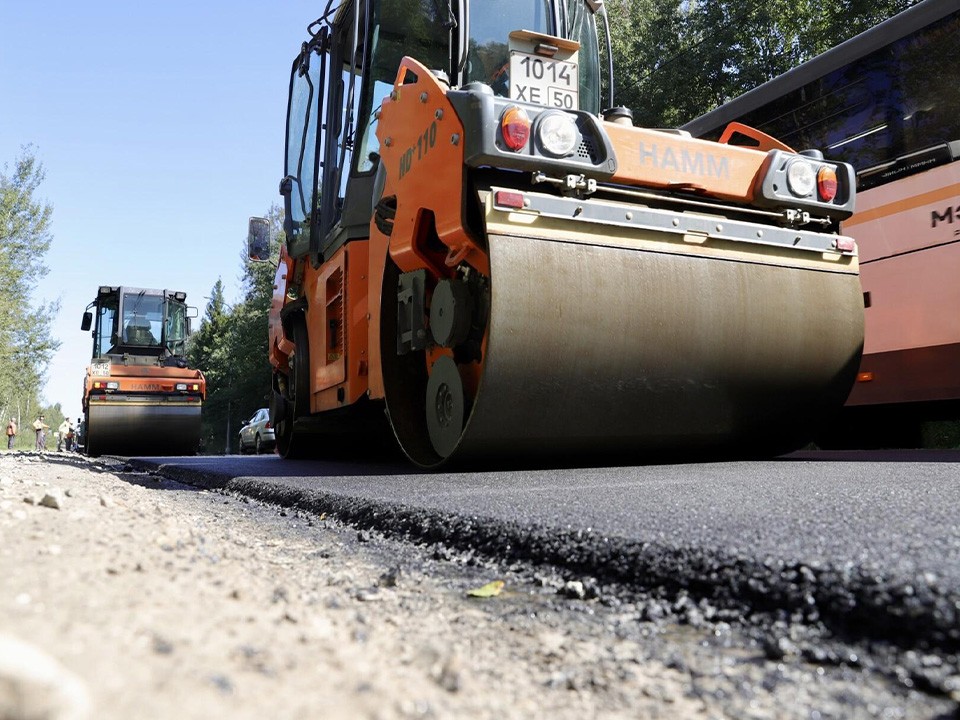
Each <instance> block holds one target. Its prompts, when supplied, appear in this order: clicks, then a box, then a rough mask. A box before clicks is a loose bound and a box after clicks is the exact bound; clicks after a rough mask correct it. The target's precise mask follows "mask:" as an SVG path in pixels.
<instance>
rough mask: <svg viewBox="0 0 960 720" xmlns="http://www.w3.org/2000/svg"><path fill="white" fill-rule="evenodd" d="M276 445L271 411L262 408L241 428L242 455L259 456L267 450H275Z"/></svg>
mask: <svg viewBox="0 0 960 720" xmlns="http://www.w3.org/2000/svg"><path fill="white" fill-rule="evenodd" d="M276 444H277V440H276V438H275V437H274V435H273V425H271V424H270V411H269V410H268V409H267V408H260V409H259V410H257V411H256V412H255V413H254V414H253V417H251V418H250V419H249V420H247V421H246V422H245V423H244V424H243V427H242V428H240V454H241V455H243V454H244V453H248V452H255V453H256V454H257V455H259V454H260V453H262V452H264V451H265V450H273V448H274V446H275V445H276Z"/></svg>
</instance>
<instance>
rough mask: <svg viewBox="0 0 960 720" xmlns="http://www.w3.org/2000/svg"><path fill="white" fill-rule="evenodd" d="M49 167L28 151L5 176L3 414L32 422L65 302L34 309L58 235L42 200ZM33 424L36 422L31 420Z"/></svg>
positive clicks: (1, 229) (0, 317) (0, 328)
mask: <svg viewBox="0 0 960 720" xmlns="http://www.w3.org/2000/svg"><path fill="white" fill-rule="evenodd" d="M43 180H44V170H43V166H42V165H41V164H40V162H39V161H38V160H37V159H36V157H35V155H34V154H33V151H32V150H31V148H29V147H25V148H23V149H22V151H21V155H20V157H18V158H17V159H16V161H15V162H14V167H13V169H12V170H9V169H8V166H7V165H4V167H3V171H2V172H0V287H2V288H3V293H0V412H2V413H3V414H4V415H18V416H19V418H20V419H21V420H26V419H27V418H28V416H29V415H31V414H32V413H33V411H34V410H35V409H36V408H37V406H38V398H39V394H40V390H41V389H42V385H43V375H44V373H45V371H46V368H47V366H48V365H49V363H50V359H51V357H52V355H53V353H54V352H55V351H56V349H57V348H58V347H59V345H60V343H59V341H57V340H55V339H54V338H53V337H51V335H50V327H51V324H50V320H51V318H52V317H53V316H55V315H56V313H57V312H59V309H60V308H59V302H49V303H44V302H41V303H39V304H37V305H31V301H30V298H31V295H32V293H33V289H34V288H35V287H36V285H37V282H38V281H39V280H40V279H41V278H43V277H44V276H45V275H46V274H47V271H48V269H47V266H46V264H45V259H46V255H47V252H48V251H49V249H50V243H51V241H52V239H53V236H52V235H51V233H50V220H51V216H52V214H53V208H52V207H51V206H50V205H49V204H48V203H46V202H44V201H42V200H39V199H38V198H37V197H36V194H37V190H38V188H39V187H40V184H41V183H42V182H43ZM31 421H32V419H31Z"/></svg>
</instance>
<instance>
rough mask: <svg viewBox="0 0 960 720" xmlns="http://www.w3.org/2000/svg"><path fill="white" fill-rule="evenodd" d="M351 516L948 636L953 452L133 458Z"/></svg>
mask: <svg viewBox="0 0 960 720" xmlns="http://www.w3.org/2000/svg"><path fill="white" fill-rule="evenodd" d="M131 462H132V464H133V465H134V466H135V467H139V468H141V469H151V470H159V472H160V473H161V474H162V475H164V476H167V477H171V478H174V479H178V480H181V481H185V482H188V483H190V484H193V485H198V486H202V487H211V488H213V487H216V488H225V489H228V490H231V491H234V492H238V493H241V494H246V495H250V496H253V497H256V498H259V499H263V500H266V501H270V502H275V503H278V504H281V505H285V506H291V507H298V508H302V509H305V510H309V511H312V512H317V513H320V512H326V513H330V514H336V516H338V517H339V518H340V519H342V520H344V521H345V522H348V523H350V524H353V525H355V526H357V527H358V528H360V529H376V530H378V531H380V532H383V533H385V534H388V535H393V536H403V537H408V538H410V539H412V540H415V541H419V542H430V543H433V542H437V543H443V544H445V545H448V546H450V547H452V548H455V549H458V550H463V551H472V552H477V553H480V554H483V555H486V556H489V557H493V558H497V559H499V560H502V561H506V562H513V561H519V562H525V563H546V564H549V565H552V566H554V567H557V568H559V569H560V570H561V571H562V572H565V573H567V574H569V575H571V576H574V577H590V578H593V579H595V580H596V581H597V582H599V583H617V584H619V585H621V586H626V587H628V588H632V589H636V590H640V591H645V590H650V589H655V588H660V589H665V590H666V591H668V592H670V591H685V592H688V593H689V594H690V595H692V596H693V597H696V598H705V599H707V600H709V601H711V602H715V603H717V604H730V605H737V606H746V607H748V608H750V609H751V610H755V611H758V612H774V613H777V612H785V613H790V614H796V613H801V614H803V615H804V616H805V617H810V618H815V619H819V620H821V621H823V622H824V623H826V624H827V625H828V626H830V627H831V628H832V629H834V630H835V631H837V632H838V633H841V634H843V635H847V636H854V637H856V638H862V639H863V638H865V639H873V638H875V639H883V640H892V641H894V642H896V643H897V644H900V645H902V646H905V647H915V648H930V649H937V650H940V651H946V652H951V653H953V652H957V651H958V650H960V522H958V513H957V508H958V507H960V453H958V452H954V451H942V452H937V451H921V452H916V453H912V454H909V453H895V452H888V453H876V454H874V455H873V456H864V455H863V454H849V455H848V454H834V455H830V454H826V453H807V454H803V453H801V454H795V455H794V456H791V457H789V458H786V459H780V460H772V461H763V462H723V463H695V464H673V465H649V466H640V467H616V468H613V467H611V468H587V469H584V468H576V469H569V468H567V469H551V470H522V471H521V470H500V471H484V472H463V473H444V474H439V473H436V474H430V473H421V472H418V471H415V470H413V469H412V468H410V467H408V466H407V465H405V464H403V463H396V462H387V463H385V462H382V461H381V462H373V463H359V462H355V461H354V462H351V461H349V460H336V461H322V460H314V461H285V460H281V459H279V458H277V457H273V456H269V457H256V458H254V457H237V456H226V457H197V458H138V459H135V460H132V461H131Z"/></svg>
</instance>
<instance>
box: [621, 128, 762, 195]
mask: <svg viewBox="0 0 960 720" xmlns="http://www.w3.org/2000/svg"><path fill="white" fill-rule="evenodd" d="M603 129H604V130H605V131H606V132H607V134H608V135H609V136H610V141H611V142H612V143H613V147H614V149H615V151H616V154H617V172H616V174H614V176H613V181H614V182H618V183H624V184H627V185H644V186H646V187H654V188H667V189H675V190H693V191H695V192H704V193H706V194H709V195H711V196H713V197H718V198H723V199H725V200H733V201H741V202H744V201H746V202H749V201H750V200H752V199H753V197H754V187H755V186H756V184H757V181H758V178H759V177H760V176H761V172H762V169H763V165H764V161H765V160H766V157H767V156H766V154H764V153H761V152H758V151H757V150H756V149H753V148H743V147H737V146H735V145H724V144H720V143H716V142H710V141H708V140H698V139H695V138H690V137H685V136H682V135H676V134H672V133H668V132H661V131H657V130H648V129H646V128H639V127H630V126H626V125H619V124H617V123H612V122H606V123H604V124H603Z"/></svg>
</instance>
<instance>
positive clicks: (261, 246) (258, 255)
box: [247, 217, 270, 262]
mask: <svg viewBox="0 0 960 720" xmlns="http://www.w3.org/2000/svg"><path fill="white" fill-rule="evenodd" d="M247 255H248V256H249V258H250V259H251V260H255V261H261V262H262V261H264V260H269V259H270V221H269V220H267V219H266V218H262V217H252V218H250V221H249V223H248V224H247Z"/></svg>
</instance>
